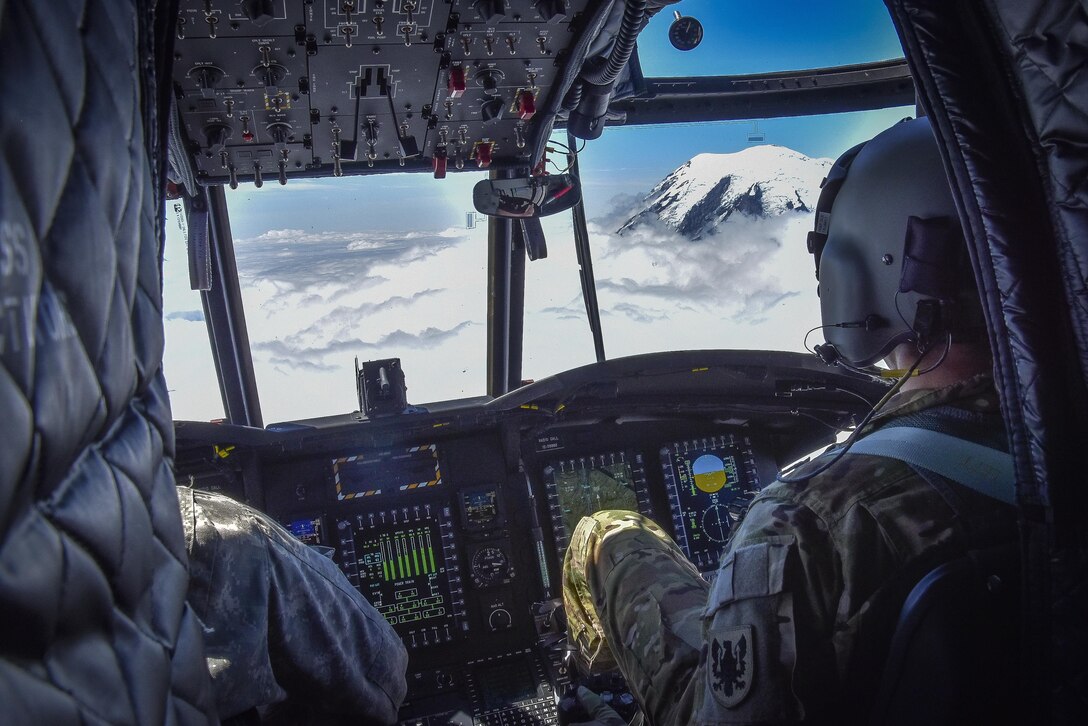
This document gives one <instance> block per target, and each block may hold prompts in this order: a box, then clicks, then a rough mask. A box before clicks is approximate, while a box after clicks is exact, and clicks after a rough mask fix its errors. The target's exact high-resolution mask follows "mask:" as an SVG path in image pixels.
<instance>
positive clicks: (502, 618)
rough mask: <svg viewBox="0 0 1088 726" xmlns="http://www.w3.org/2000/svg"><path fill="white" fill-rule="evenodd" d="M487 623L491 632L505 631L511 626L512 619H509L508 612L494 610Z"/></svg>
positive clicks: (502, 609) (500, 609)
mask: <svg viewBox="0 0 1088 726" xmlns="http://www.w3.org/2000/svg"><path fill="white" fill-rule="evenodd" d="M487 623H488V625H490V626H491V629H492V630H506V629H507V628H509V627H510V626H511V625H512V624H513V618H511V617H510V611H509V610H506V609H504V608H495V609H494V610H492V611H491V615H490V616H488V618H487Z"/></svg>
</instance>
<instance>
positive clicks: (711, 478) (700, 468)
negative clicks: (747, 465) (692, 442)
mask: <svg viewBox="0 0 1088 726" xmlns="http://www.w3.org/2000/svg"><path fill="white" fill-rule="evenodd" d="M691 476H692V478H693V479H695V486H697V487H698V488H699V489H700V490H701V491H704V492H706V493H707V494H713V493H714V492H716V491H719V490H720V489H721V488H722V487H724V486H725V485H726V483H727V482H728V480H729V477H728V476H726V473H725V464H724V463H722V460H721V459H719V458H718V457H717V456H714V454H703V455H702V456H700V457H699V458H698V459H696V460H695V461H693V462H692V463H691Z"/></svg>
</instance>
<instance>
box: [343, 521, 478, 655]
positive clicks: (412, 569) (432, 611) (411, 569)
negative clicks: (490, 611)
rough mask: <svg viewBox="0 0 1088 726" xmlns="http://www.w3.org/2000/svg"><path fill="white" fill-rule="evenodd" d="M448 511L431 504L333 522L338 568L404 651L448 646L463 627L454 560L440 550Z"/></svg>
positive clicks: (451, 555) (458, 580)
mask: <svg viewBox="0 0 1088 726" xmlns="http://www.w3.org/2000/svg"><path fill="white" fill-rule="evenodd" d="M448 522H449V512H448V511H445V512H444V513H442V510H439V509H437V508H434V507H431V506H425V507H412V508H407V509H406V508H402V509H391V510H388V511H383V512H370V513H367V514H360V515H356V516H354V517H351V518H342V519H340V520H339V521H337V524H336V526H337V531H338V533H339V545H340V547H339V549H340V559H341V568H342V569H343V570H344V573H345V574H346V575H347V577H348V580H350V581H351V583H352V584H353V585H355V586H356V587H357V588H358V589H359V591H360V592H362V593H363V595H364V596H365V597H366V599H367V600H369V601H370V603H371V604H372V605H373V606H374V607H375V608H376V609H377V610H378V612H380V613H381V614H382V616H383V617H385V619H386V620H388V621H389V624H390V625H392V626H393V628H394V629H396V631H397V632H398V633H399V634H400V635H401V637H402V638H403V639H404V641H405V643H406V644H407V645H409V647H421V646H424V645H433V644H435V643H445V642H449V641H451V640H453V639H455V638H457V637H459V636H460V634H461V632H462V631H463V629H464V618H463V610H462V609H461V607H460V606H459V603H460V602H463V600H464V598H463V597H462V595H461V584H460V578H459V576H458V575H457V568H456V559H453V561H451V560H450V558H451V557H453V558H456V555H455V554H452V553H450V552H448V551H447V550H446V548H444V546H443V542H444V541H448V538H447V539H446V540H444V539H443V535H448V534H449V531H448V530H449V526H448Z"/></svg>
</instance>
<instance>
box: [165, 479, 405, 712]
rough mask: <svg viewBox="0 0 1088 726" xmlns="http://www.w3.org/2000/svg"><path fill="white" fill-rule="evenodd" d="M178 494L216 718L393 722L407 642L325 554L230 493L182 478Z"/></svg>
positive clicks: (401, 690) (190, 598)
mask: <svg viewBox="0 0 1088 726" xmlns="http://www.w3.org/2000/svg"><path fill="white" fill-rule="evenodd" d="M178 503H179V504H180V506H181V518H182V523H183V524H184V527H185V545H186V549H187V550H188V555H189V569H190V573H189V577H190V581H189V594H188V598H187V600H188V602H189V604H190V606H191V607H192V608H193V610H195V611H196V614H197V615H198V616H199V617H200V620H201V622H202V623H203V624H204V646H205V654H206V657H207V663H208V670H209V671H210V673H211V677H212V689H213V691H214V694H215V700H216V706H217V709H218V712H219V716H220V718H222V719H227V718H231V717H235V716H241V717H242V719H244V718H245V717H248V716H249V715H251V714H253V712H254V711H255V710H259V711H260V713H261V715H263V716H264V719H263V721H262V722H263V723H283V724H292V725H293V726H296V725H305V724H336V723H351V724H391V723H394V722H396V720H397V710H398V709H399V708H400V705H401V702H402V701H403V700H404V695H405V691H406V689H407V682H406V681H405V672H406V670H407V666H408V656H407V653H406V651H405V649H404V644H403V643H402V642H401V640H400V638H399V637H398V636H397V634H396V632H394V630H393V628H392V627H391V626H390V625H389V623H387V622H386V621H385V619H384V618H383V617H382V616H381V615H380V614H379V613H378V611H377V610H375V608H374V606H373V605H371V604H370V603H369V602H367V601H366V599H365V598H363V596H362V595H361V594H360V593H359V591H358V590H356V589H355V588H354V587H352V585H351V583H350V582H348V580H347V578H346V577H344V574H343V573H342V572H341V571H340V569H339V568H338V567H337V566H336V565H335V564H334V563H333V561H332V560H331V559H329V558H327V557H325V556H323V555H322V554H320V553H319V552H318V551H317V550H315V549H314V548H311V547H308V546H306V545H304V544H302V543H301V542H300V541H299V540H297V539H295V538H294V537H293V536H291V534H290V533H289V532H287V531H286V530H285V529H284V528H283V527H281V526H280V525H279V524H277V523H276V522H274V521H272V520H271V519H269V518H268V517H266V516H265V515H263V514H261V513H260V512H258V511H256V510H254V509H252V508H250V507H247V506H245V505H243V504H239V503H238V502H236V501H234V500H232V499H230V498H228V497H225V496H222V495H219V494H214V493H210V492H204V491H200V490H196V489H190V488H188V487H178ZM268 707H271V708H268ZM240 722H245V721H244V720H240Z"/></svg>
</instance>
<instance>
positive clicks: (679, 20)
mask: <svg viewBox="0 0 1088 726" xmlns="http://www.w3.org/2000/svg"><path fill="white" fill-rule="evenodd" d="M675 15H676V20H673V21H672V25H670V26H669V42H670V43H672V47H673V48H676V49H677V50H693V49H694V48H695V46H697V45H699V43H702V42H703V24H702V23H700V22H699V21H698V20H696V19H695V18H691V17H684V16H682V15H680V13H678V12H677V13H675Z"/></svg>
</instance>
